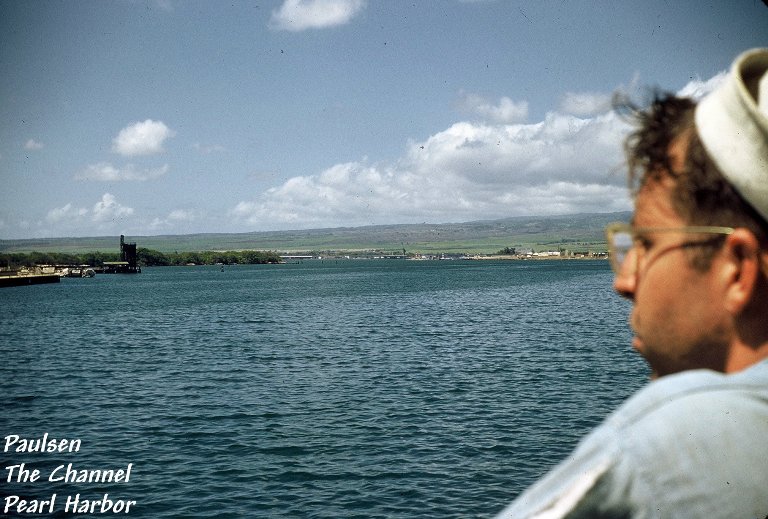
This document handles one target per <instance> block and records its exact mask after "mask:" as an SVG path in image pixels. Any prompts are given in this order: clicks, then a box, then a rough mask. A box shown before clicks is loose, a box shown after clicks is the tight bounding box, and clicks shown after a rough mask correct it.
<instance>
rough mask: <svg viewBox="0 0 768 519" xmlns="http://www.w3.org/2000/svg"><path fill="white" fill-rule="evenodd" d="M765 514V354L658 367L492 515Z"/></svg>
mask: <svg viewBox="0 0 768 519" xmlns="http://www.w3.org/2000/svg"><path fill="white" fill-rule="evenodd" d="M608 517H610V518H689V517H690V518H694V517H695V518H701V517H706V518H728V519H733V518H738V519H741V518H744V519H753V518H755V519H766V518H768V360H764V361H762V362H760V363H758V364H755V365H753V366H751V367H750V368H748V369H746V370H744V371H741V372H739V373H735V374H731V375H723V374H722V373H716V372H713V371H708V370H696V371H687V372H684V373H680V374H677V375H670V376H666V377H662V378H660V379H658V380H656V381H654V382H651V383H650V384H648V385H647V386H646V387H645V388H643V389H642V390H640V391H639V392H637V393H636V394H635V395H634V396H632V397H631V398H630V399H629V400H627V402H625V403H624V405H622V406H621V407H620V408H619V409H618V410H616V411H615V412H614V413H613V414H611V415H610V416H609V417H608V418H607V419H606V420H605V421H604V422H603V424H602V425H600V426H599V427H598V428H596V429H595V430H594V431H592V432H591V433H590V434H589V435H588V436H586V437H585V438H584V439H583V440H582V441H581V443H580V444H579V446H578V447H577V448H576V450H575V451H574V452H573V453H572V454H571V455H570V456H569V457H568V458H566V459H565V460H564V461H563V462H561V463H560V464H559V465H558V466H557V467H555V468H554V469H553V470H552V471H551V472H550V473H549V474H547V475H546V476H545V477H544V478H543V479H541V480H540V481H539V482H537V483H536V484H535V485H533V486H532V487H531V488H529V489H528V490H526V491H525V492H524V493H523V494H521V495H520V496H519V497H518V498H517V499H516V500H515V501H514V502H513V503H512V504H511V505H509V506H508V507H507V508H506V509H505V510H504V511H503V512H502V513H501V514H499V515H498V516H497V519H511V518H514V519H534V518H536V519H556V518H568V519H576V518H608Z"/></svg>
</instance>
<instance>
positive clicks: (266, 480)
mask: <svg viewBox="0 0 768 519" xmlns="http://www.w3.org/2000/svg"><path fill="white" fill-rule="evenodd" d="M610 285H611V273H610V269H609V268H608V266H607V264H606V263H605V262H600V261H531V262H509V261H508V262H451V261H443V262H406V261H397V260H390V261H340V262H328V261H326V262H320V261H316V262H306V263H303V264H295V265H272V266H266V265H265V266H229V267H225V268H224V269H223V270H221V269H220V268H219V267H215V268H214V267H183V268H174V267H165V268H154V269H145V270H144V272H143V273H142V274H139V275H135V276H130V275H123V276H121V275H111V276H110V275H99V276H97V277H95V278H92V279H64V280H62V283H61V284H56V285H40V286H33V287H18V288H6V289H3V290H2V291H0V302H1V303H2V308H3V311H2V317H1V318H0V352H1V353H2V359H1V362H0V402H2V422H1V425H0V426H1V427H2V430H1V431H0V432H2V433H3V434H2V436H6V435H9V434H16V435H19V436H20V437H22V438H40V437H42V435H43V434H44V433H48V434H49V437H55V438H71V439H76V438H77V439H81V440H82V446H81V449H80V451H79V452H77V453H55V454H42V455H41V454H29V453H24V454H21V453H15V452H5V453H3V454H2V462H3V464H2V467H6V466H9V465H13V464H19V463H22V462H23V463H26V468H28V469H29V468H37V469H39V470H41V473H42V474H43V475H42V478H43V479H41V480H39V481H36V482H26V483H24V482H16V481H13V482H11V483H8V482H7V481H6V477H7V475H8V471H7V470H4V471H3V481H2V495H3V498H6V497H7V496H9V495H19V496H23V498H24V499H50V496H51V494H53V493H56V494H57V496H58V497H57V499H58V502H57V503H56V513H55V514H54V516H61V517H63V516H64V515H63V507H64V500H65V499H66V496H68V495H75V494H78V493H79V494H80V495H81V498H82V499H98V498H101V497H102V496H103V495H104V493H108V494H109V497H110V499H130V500H135V501H136V502H137V504H136V505H135V507H134V508H132V509H131V511H130V513H129V514H128V516H129V517H147V518H149V517H152V518H168V517H328V518H331V517H392V518H400V517H402V518H405V517H457V518H458V517H488V516H491V515H493V514H494V513H495V512H497V511H498V510H499V509H500V508H502V507H503V506H504V505H505V504H506V503H507V502H508V501H510V500H511V499H512V498H514V496H515V495H517V494H518V493H519V492H520V491H521V490H522V489H523V488H525V487H526V486H527V485H528V484H530V483H531V482H532V481H534V480H535V479H536V478H537V477H538V476H539V475H541V474H542V473H543V472H544V471H546V470H547V469H548V468H549V467H551V466H552V465H553V464H554V463H556V462H557V461H559V460H560V459H561V458H562V457H563V456H565V455H566V454H567V453H568V452H569V451H570V450H571V449H572V448H573V446H574V444H575V442H576V441H577V439H578V438H579V437H581V436H582V435H583V434H584V433H585V432H586V431H587V430H589V429H590V428H592V427H593V426H594V425H596V424H597V423H598V422H599V421H600V420H601V418H602V417H604V416H605V414H607V413H608V412H609V411H610V410H611V409H613V408H615V407H616V406H617V405H618V404H619V403H620V402H621V401H622V400H624V399H625V398H626V397H627V395H629V394H630V393H631V392H633V391H634V390H636V389H637V388H638V387H639V386H640V385H641V384H642V383H643V382H644V381H645V379H646V378H647V371H646V369H645V367H644V365H643V362H642V361H641V360H640V359H638V358H637V357H636V356H635V355H634V354H633V353H632V352H631V350H630V348H629V340H630V336H629V331H628V329H627V325H626V322H627V312H628V305H627V304H626V303H625V302H624V301H621V300H620V299H619V298H618V296H616V295H614V294H613V293H612V292H611V289H610ZM67 463H72V464H73V468H75V469H89V470H90V469H120V468H126V466H127V465H128V464H129V463H131V464H132V472H131V477H130V481H128V482H123V483H111V484H110V483H72V484H66V483H64V482H48V481H47V480H46V478H47V476H48V473H49V472H50V471H51V470H52V468H53V467H56V466H58V465H60V464H67ZM0 511H1V510H0ZM123 515H124V514H123ZM27 517H29V515H28V516H27ZM66 517H72V515H71V514H68V515H66Z"/></svg>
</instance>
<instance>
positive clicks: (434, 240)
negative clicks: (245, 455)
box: [0, 212, 630, 254]
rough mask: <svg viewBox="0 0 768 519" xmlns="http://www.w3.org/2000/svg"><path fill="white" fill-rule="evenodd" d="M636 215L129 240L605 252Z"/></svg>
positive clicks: (181, 246)
mask: <svg viewBox="0 0 768 519" xmlns="http://www.w3.org/2000/svg"><path fill="white" fill-rule="evenodd" d="M629 218H630V213H628V212H622V213H590V214H577V215H566V216H522V217H513V218H504V219H501V220H487V221H475V222H466V223H446V224H426V223H424V224H403V225H375V226H366V227H338V228H328V229H309V230H295V231H271V232H249V233H222V234H217V233H206V234H185V235H162V236H126V241H129V242H136V243H137V245H138V246H139V247H140V248H146V249H153V250H157V251H161V252H189V251H208V250H218V251H223V250H266V251H277V252H280V253H299V252H309V251H365V250H379V251H385V252H388V251H400V252H402V250H403V249H406V250H407V251H408V252H409V253H425V254H427V253H439V252H445V253H480V254H488V253H495V252H497V251H499V250H501V249H503V248H505V247H514V248H516V249H518V250H521V249H531V250H533V251H542V250H558V249H559V248H563V249H569V250H574V251H604V250H605V238H604V235H603V229H604V227H605V225H606V224H607V223H610V222H613V221H627V220H628V219H629ZM119 243H120V238H119V237H118V236H99V237H82V238H40V239H25V240H0V253H11V252H31V251H38V252H54V251H55V252H65V253H83V252H90V251H101V252H114V251H116V250H119V247H120V246H119Z"/></svg>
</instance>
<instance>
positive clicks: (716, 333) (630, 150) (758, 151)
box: [615, 52, 768, 375]
mask: <svg viewBox="0 0 768 519" xmlns="http://www.w3.org/2000/svg"><path fill="white" fill-rule="evenodd" d="M763 56H764V58H765V60H764V64H765V67H764V69H763V71H765V70H768V52H765V53H763ZM766 77H768V75H767V76H766ZM741 80H742V79H740V78H739V77H736V78H734V77H733V76H731V78H729V80H728V81H729V82H731V81H741ZM727 84H728V82H727V83H726V86H727ZM718 92H719V91H718ZM746 92H747V93H748V94H749V95H752V94H753V93H754V95H755V96H758V95H759V94H758V92H759V89H755V88H751V89H748V90H746ZM743 94H744V92H742V91H740V90H738V91H736V93H735V94H733V93H732V95H743ZM732 95H731V97H732ZM765 95H766V97H768V80H766V92H765ZM729 99H730V98H729V95H728V93H727V92H726V94H722V93H716V94H715V95H714V96H713V100H714V101H705V102H704V103H703V106H704V113H703V114H701V113H699V111H700V110H701V108H700V107H699V108H697V106H696V104H695V103H694V102H693V101H691V100H688V99H680V98H675V97H674V96H670V95H663V96H657V98H656V99H655V100H654V102H653V103H652V104H651V106H650V107H649V108H648V109H647V110H644V111H639V112H636V113H637V130H636V131H635V132H634V133H633V134H632V135H630V137H629V138H628V140H627V156H628V162H629V169H630V185H631V187H632V189H633V193H634V194H635V214H634V219H633V227H634V231H635V232H634V238H635V246H634V247H633V248H632V249H631V250H630V251H629V254H628V258H627V260H626V261H624V262H623V263H622V264H621V266H620V270H619V272H618V273H617V276H616V281H615V288H616V290H617V291H618V292H619V293H621V294H622V295H625V296H626V297H628V298H629V299H631V300H632V301H633V303H634V308H633V312H632V318H631V322H632V327H633V329H634V331H635V333H636V336H635V339H634V341H633V345H634V347H635V348H636V349H637V350H638V351H640V353H641V354H643V355H644V356H645V358H646V359H647V360H648V362H649V363H650V365H651V368H652V369H653V371H654V373H655V374H656V375H666V374H671V373H676V372H679V371H684V370H687V369H695V368H710V369H714V370H718V371H724V372H728V371H736V370H739V369H743V368H744V367H746V366H748V365H750V364H751V363H754V362H756V361H757V360H759V359H760V358H762V357H763V356H766V355H768V326H767V324H768V323H766V321H768V320H767V319H765V317H764V315H765V313H766V312H765V306H766V305H767V304H768V282H767V281H766V273H768V267H767V266H766V265H768V256H767V255H766V252H765V251H767V250H768V223H766V218H765V215H766V214H768V196H765V197H763V195H762V194H761V193H760V190H761V189H762V186H768V133H766V134H765V135H763V136H762V137H761V136H760V132H759V131H758V132H757V134H755V132H751V133H750V135H751V137H752V138H755V135H757V138H761V139H763V140H764V144H765V146H753V145H751V144H749V145H747V146H742V147H740V148H739V150H740V152H741V153H751V154H752V157H751V158H750V161H752V162H754V161H756V162H757V163H758V165H759V164H760V163H761V161H762V167H757V168H751V169H750V170H749V171H748V172H747V173H744V171H743V169H741V168H740V167H739V166H740V165H741V164H743V163H744V160H743V157H738V159H737V160H733V157H729V155H731V150H732V148H733V145H732V144H729V145H728V146H726V147H725V148H723V146H722V144H721V143H720V141H719V140H716V141H715V142H712V139H713V136H717V135H718V131H720V130H725V128H721V129H719V130H717V131H711V130H712V129H711V128H709V127H707V129H706V130H705V131H701V129H702V127H703V125H710V124H713V120H716V121H719V122H720V123H722V120H723V113H724V112H725V113H726V116H727V112H729V111H730V112H733V113H731V116H733V117H734V118H736V119H737V120H736V121H734V122H733V125H732V126H731V127H730V130H735V131H736V132H737V133H738V132H739V131H740V130H741V128H742V126H743V122H740V120H739V119H743V118H744V117H745V113H746V115H747V116H749V117H752V116H755V117H758V118H761V117H765V120H766V121H768V111H767V112H766V114H765V115H763V114H762V113H761V112H760V110H759V109H757V110H754V107H751V106H750V107H747V109H746V110H744V111H742V112H743V113H741V112H739V110H736V111H734V110H733V109H732V107H730V106H726V108H722V106H721V105H722V104H723V103H726V104H727V103H729V102H730V101H729ZM755 99H757V97H756V98H755ZM753 104H754V105H755V107H756V106H757V103H756V102H755V103H753ZM766 107H768V100H766ZM712 114H715V115H712ZM760 124H762V120H761V121H760V122H759V124H758V130H759V127H760ZM765 128H766V129H768V122H767V123H766V126H765ZM731 137H732V136H727V137H724V139H725V140H726V141H729V140H733V139H735V142H736V143H737V144H738V142H739V141H738V139H739V136H738V135H737V136H736V137H734V138H733V139H731ZM729 142H730V141H729ZM764 152H765V155H763V153H764ZM723 156H726V160H725V161H724V160H723ZM752 162H750V164H751V163H752ZM734 167H736V168H737V171H736V172H735V173H734V171H733V170H734ZM734 175H735V177H734ZM760 175H763V176H762V177H761V176H760ZM734 178H736V180H734ZM755 183H757V184H758V186H759V187H758V188H757V189H752V186H754V185H755ZM756 191H757V193H755V192H756ZM765 193H768V191H765ZM748 200H749V201H748ZM715 226H716V227H715Z"/></svg>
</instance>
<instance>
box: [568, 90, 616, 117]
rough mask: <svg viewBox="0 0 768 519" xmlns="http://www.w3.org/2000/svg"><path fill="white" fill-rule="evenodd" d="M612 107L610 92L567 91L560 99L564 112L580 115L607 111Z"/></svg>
mask: <svg viewBox="0 0 768 519" xmlns="http://www.w3.org/2000/svg"><path fill="white" fill-rule="evenodd" d="M610 109H611V95H610V94H599V93H594V92H581V93H576V92H567V93H566V94H565V95H564V96H563V98H562V99H561V101H560V110H561V111H562V112H565V113H567V114H571V115H576V116H580V117H581V116H590V115H596V114H600V113H605V112H607V111H608V110H610Z"/></svg>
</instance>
